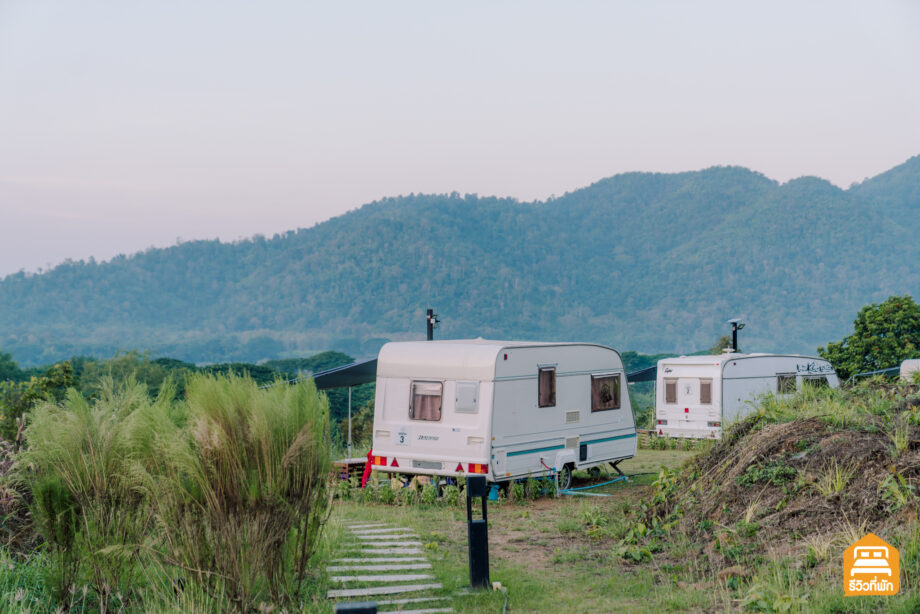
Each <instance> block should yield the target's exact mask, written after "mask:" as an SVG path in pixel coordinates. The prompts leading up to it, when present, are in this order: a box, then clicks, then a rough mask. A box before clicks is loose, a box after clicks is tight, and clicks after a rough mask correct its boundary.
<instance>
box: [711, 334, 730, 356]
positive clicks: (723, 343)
mask: <svg viewBox="0 0 920 614" xmlns="http://www.w3.org/2000/svg"><path fill="white" fill-rule="evenodd" d="M731 346H732V338H731V337H729V336H728V335H722V336H721V337H719V340H718V341H716V344H715V345H714V346H712V347H711V348H709V353H710V354H715V355H718V354H721V353H722V350H724V349H726V348H730V347H731Z"/></svg>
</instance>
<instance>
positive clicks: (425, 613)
mask: <svg viewBox="0 0 920 614" xmlns="http://www.w3.org/2000/svg"><path fill="white" fill-rule="evenodd" d="M388 611H393V612H399V614H434V613H435V612H453V611H454V609H453V608H427V609H424V610H384V612H388ZM384 612H381V613H380V614H384Z"/></svg>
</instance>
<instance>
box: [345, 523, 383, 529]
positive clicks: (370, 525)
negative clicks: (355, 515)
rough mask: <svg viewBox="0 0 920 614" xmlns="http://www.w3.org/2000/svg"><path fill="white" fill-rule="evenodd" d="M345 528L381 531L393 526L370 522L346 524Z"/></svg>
mask: <svg viewBox="0 0 920 614" xmlns="http://www.w3.org/2000/svg"><path fill="white" fill-rule="evenodd" d="M345 526H346V527H348V528H349V529H383V528H386V527H392V526H393V525H389V524H386V523H384V522H371V523H368V524H346V525H345Z"/></svg>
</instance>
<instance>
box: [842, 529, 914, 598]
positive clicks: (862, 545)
mask: <svg viewBox="0 0 920 614" xmlns="http://www.w3.org/2000/svg"><path fill="white" fill-rule="evenodd" d="M900 573H901V570H900V555H899V553H898V549H897V548H895V547H894V546H892V545H891V544H889V543H888V542H886V541H885V540H883V539H882V538H880V537H879V536H878V535H874V534H872V533H869V534H868V535H866V536H865V537H863V538H862V539H860V540H857V541H856V542H855V543H854V544H852V545H851V546H850V547H849V548H847V549H846V550H844V552H843V592H844V594H846V595H848V596H852V595H895V594H897V592H898V591H899V590H900V588H901V580H900Z"/></svg>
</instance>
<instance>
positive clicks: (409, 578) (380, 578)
mask: <svg viewBox="0 0 920 614" xmlns="http://www.w3.org/2000/svg"><path fill="white" fill-rule="evenodd" d="M432 578H434V576H433V575H431V574H430V573H404V574H387V575H373V576H332V577H330V578H329V579H330V580H331V581H333V582H417V581H418V580H431V579H432Z"/></svg>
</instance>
